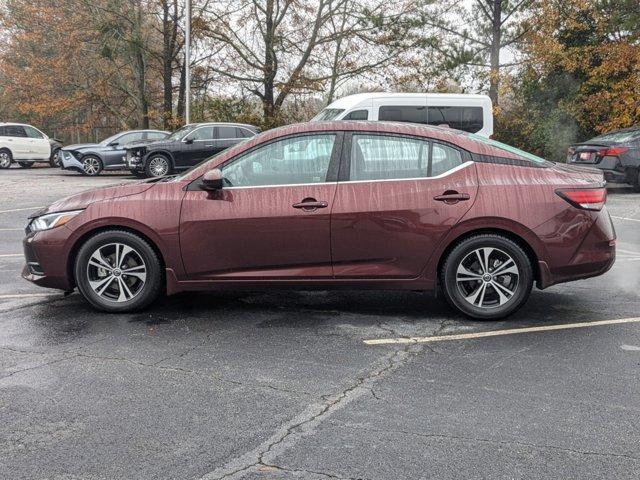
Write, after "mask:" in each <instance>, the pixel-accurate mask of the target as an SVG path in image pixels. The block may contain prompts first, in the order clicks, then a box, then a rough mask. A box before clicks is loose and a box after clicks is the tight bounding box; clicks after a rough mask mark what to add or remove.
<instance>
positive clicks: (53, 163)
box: [49, 148, 60, 168]
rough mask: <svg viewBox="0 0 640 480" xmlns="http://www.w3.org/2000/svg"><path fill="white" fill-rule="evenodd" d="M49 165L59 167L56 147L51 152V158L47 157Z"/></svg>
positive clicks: (58, 154) (58, 150)
mask: <svg viewBox="0 0 640 480" xmlns="http://www.w3.org/2000/svg"><path fill="white" fill-rule="evenodd" d="M49 165H50V166H51V167H52V168H58V167H60V149H59V148H56V149H55V150H54V151H53V152H51V158H49Z"/></svg>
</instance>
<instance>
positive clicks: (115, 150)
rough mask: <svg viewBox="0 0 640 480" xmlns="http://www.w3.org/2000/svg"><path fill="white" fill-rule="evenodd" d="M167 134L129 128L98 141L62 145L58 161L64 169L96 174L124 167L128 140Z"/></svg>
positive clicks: (149, 138)
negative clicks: (125, 148)
mask: <svg viewBox="0 0 640 480" xmlns="http://www.w3.org/2000/svg"><path fill="white" fill-rule="evenodd" d="M168 136H169V132H163V131H161V130H129V131H126V132H120V133H116V134H115V135H113V136H111V137H109V138H105V139H104V140H103V141H101V142H100V143H82V144H77V145H68V146H66V147H63V148H62V149H61V150H60V151H59V154H58V162H59V164H60V166H61V167H62V168H63V169H65V170H75V171H77V172H80V173H84V174H85V175H91V176H93V175H98V174H100V172H102V171H103V170H122V169H123V168H125V165H124V155H125V150H124V147H125V145H127V144H129V143H130V142H136V143H138V142H153V141H157V140H162V139H164V138H167V137H168Z"/></svg>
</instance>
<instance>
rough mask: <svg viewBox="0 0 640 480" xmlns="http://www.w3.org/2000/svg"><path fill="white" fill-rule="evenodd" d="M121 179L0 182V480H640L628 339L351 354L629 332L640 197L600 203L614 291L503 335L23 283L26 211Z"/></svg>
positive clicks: (314, 303)
mask: <svg viewBox="0 0 640 480" xmlns="http://www.w3.org/2000/svg"><path fill="white" fill-rule="evenodd" d="M130 180H131V179H130V178H129V177H125V176H119V175H107V176H101V177H99V178H85V177H82V176H79V175H74V174H68V173H64V172H61V171H57V170H52V169H46V168H34V169H31V170H29V171H24V170H19V169H11V170H8V171H3V172H2V173H0V187H2V190H3V194H2V198H3V200H4V202H2V203H3V205H2V207H0V211H5V210H14V209H21V208H26V209H27V210H20V211H12V212H6V213H0V236H1V238H2V240H3V241H2V242H0V255H5V256H0V478H11V479H43V480H44V479H91V480H98V479H100V480H102V479H105V480H106V479H109V480H111V479H132V478H136V479H138V478H139V479H176V478H179V479H203V480H205V479H206V480H214V479H268V480H275V479H285V480H287V479H311V480H315V479H417V478H439V479H440V478H536V479H538V478H554V479H555V478H616V479H625V478H630V479H631V478H634V479H635V478H638V472H640V381H639V380H640V324H633V323H630V324H621V325H612V326H600V327H592V328H584V329H577V330H563V331H552V332H538V333H529V334H522V335H510V336H501V337H491V338H483V339H473V340H464V341H449V342H438V343H434V344H428V343H427V344H408V345H407V344H405V345H386V346H368V345H365V344H364V343H363V340H365V339H374V338H391V337H409V336H430V335H447V334H455V333H470V332H479V331H486V330H497V329H510V328H518V327H522V326H540V325H553V324H558V323H574V322H585V321H595V320H607V319H619V318H628V317H637V316H640V296H639V294H638V292H639V291H640V194H633V193H631V192H630V191H629V190H627V189H615V190H613V191H612V193H611V194H610V197H609V201H608V205H609V209H610V212H611V214H612V215H614V217H617V218H614V223H615V226H616V229H617V231H618V236H619V252H620V253H619V258H618V261H617V263H616V265H615V266H614V268H613V269H612V270H611V271H610V272H609V273H607V274H606V275H605V276H603V277H600V278H594V279H589V280H585V281H580V282H575V283H571V284H566V285H558V286H555V287H552V288H550V289H548V290H546V291H544V292H540V291H534V292H533V294H532V297H531V300H530V301H529V303H528V304H527V305H526V306H525V308H523V309H522V310H521V311H520V312H518V313H517V314H516V315H514V316H513V317H511V318H509V319H507V320H504V321H500V322H474V321H470V320H467V319H465V318H463V317H461V316H459V315H457V314H454V313H453V312H452V311H451V310H450V309H449V308H448V306H447V305H446V304H445V303H444V301H443V299H442V298H434V296H432V295H425V294H421V293H417V292H377V291H364V292H363V291H360V292H350V291H340V292H324V291H319V292H294V291H276V292H214V293H197V294H196V293H194V294H185V295H178V296H175V297H170V298H166V299H163V300H162V301H160V302H158V304H157V305H155V306H154V307H153V308H152V309H150V310H147V311H145V312H139V313H135V314H126V315H107V314H103V313H98V312H95V311H93V310H91V309H90V308H89V307H88V306H87V305H86V304H85V303H84V302H83V301H82V299H81V298H80V297H79V296H78V295H77V294H73V295H71V296H69V297H67V298H63V297H62V295H59V294H56V293H55V292H48V291H43V290H41V289H38V288H37V287H35V286H33V285H30V284H28V283H27V282H24V281H22V280H21V279H20V278H19V271H20V268H21V266H22V262H23V259H22V258H21V257H19V256H15V257H14V256H6V255H13V254H16V253H20V252H21V244H20V242H21V238H22V235H23V232H22V229H23V227H24V225H25V218H26V216H27V214H28V213H29V211H28V209H29V208H31V207H37V206H40V205H46V204H47V203H50V202H51V201H53V200H55V199H56V198H59V197H60V196H63V195H66V194H70V193H73V192H76V191H79V190H83V189H86V188H88V187H90V186H92V185H95V186H99V185H106V184H112V183H114V182H118V181H130ZM42 185H46V188H40V187H41V186H42ZM39 186H40V187H39ZM25 189H26V190H27V192H26V193H25ZM625 219H626V220H625ZM629 219H632V220H629ZM633 219H635V220H637V221H634V220H633ZM42 293H52V294H53V295H51V296H48V297H42V296H30V295H32V294H42Z"/></svg>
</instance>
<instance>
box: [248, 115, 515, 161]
mask: <svg viewBox="0 0 640 480" xmlns="http://www.w3.org/2000/svg"><path fill="white" fill-rule="evenodd" d="M318 131H352V132H372V133H390V134H400V135H403V134H404V135H413V136H418V137H427V138H431V139H434V140H441V141H443V142H448V143H452V144H455V145H458V146H460V147H461V148H463V149H465V150H467V151H469V152H471V153H475V154H479V155H492V156H496V157H502V158H512V159H523V157H521V156H520V155H517V154H515V153H513V152H509V151H506V150H504V149H502V148H498V147H496V146H493V145H490V144H489V143H485V142H483V141H481V140H479V139H474V138H473V137H472V136H470V134H469V133H467V132H463V131H461V130H455V129H453V128H448V127H438V126H435V125H423V124H419V123H408V122H380V121H378V122H374V121H361V120H357V121H349V120H337V121H330V122H306V123H298V124H294V125H287V126H284V127H279V128H274V129H273V130H267V131H266V132H264V133H262V134H259V135H258V136H257V137H254V139H256V141H259V142H260V143H262V142H264V141H265V140H269V139H270V138H276V137H281V136H286V135H291V134H294V133H305V132H309V133H311V132H318ZM265 137H267V138H265Z"/></svg>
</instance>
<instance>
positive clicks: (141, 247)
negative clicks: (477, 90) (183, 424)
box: [23, 122, 615, 319]
mask: <svg viewBox="0 0 640 480" xmlns="http://www.w3.org/2000/svg"><path fill="white" fill-rule="evenodd" d="M605 200H606V191H605V189H604V184H603V176H602V173H601V172H599V171H597V170H593V169H588V168H581V167H574V166H565V165H557V164H553V163H550V162H547V161H545V160H542V159H540V158H538V157H535V156H533V155H530V154H527V153H525V152H522V151H520V150H517V149H515V148H512V147H509V146H507V145H504V144H500V143H498V142H495V141H492V140H488V139H486V138H483V137H478V136H474V135H471V134H467V133H464V132H459V131H456V130H451V129H446V128H438V127H428V126H419V125H410V124H405V123H403V124H395V123H384V122H380V123H367V122H334V123H317V122H314V123H307V124H301V125H293V126H288V127H283V128H279V129H276V130H271V131H268V132H266V133H263V134H261V135H258V136H256V137H254V138H251V139H249V140H246V141H244V142H243V143H240V144H238V145H236V146H235V147H233V148H231V149H229V150H226V151H224V152H222V153H221V154H219V155H217V156H215V157H213V158H211V159H210V160H208V161H206V162H204V163H202V164H200V165H199V166H197V167H195V168H193V169H192V170H189V171H187V172H186V173H184V174H182V175H180V176H175V177H165V178H162V179H160V180H158V179H156V180H152V181H143V182H138V183H134V184H128V185H120V186H115V187H109V188H102V189H97V190H92V191H89V192H85V193H81V194H79V195H74V196H71V197H69V198H66V199H64V200H61V201H59V202H56V203H54V204H53V205H51V206H49V207H48V208H46V209H45V210H42V211H40V212H38V213H37V214H35V215H33V216H32V217H31V221H30V223H29V226H28V228H27V237H26V239H25V240H24V248H25V255H26V259H27V265H26V267H25V269H24V272H23V276H24V278H26V279H28V280H30V281H32V282H34V283H36V284H38V285H41V286H44V287H51V288H58V289H62V290H66V291H69V290H72V289H73V288H74V287H77V288H78V289H79V290H80V293H81V294H82V295H83V296H84V297H85V298H86V299H87V301H88V302H89V303H91V304H92V305H93V306H94V307H97V308H99V309H102V310H106V311H110V312H124V311H132V310H137V309H141V308H143V307H146V306H148V305H149V304H150V303H152V302H153V301H154V300H155V299H156V298H157V297H158V295H159V294H160V293H161V292H162V291H163V290H166V292H167V294H169V295H171V294H174V293H176V292H181V291H190V290H212V289H222V288H231V289H239V288H251V289H256V288H263V287H283V288H317V289H326V288H376V289H409V290H434V289H436V288H437V287H438V285H439V286H440V287H441V289H442V291H443V292H444V295H445V297H446V298H447V300H448V301H449V302H450V304H451V305H452V306H454V307H455V308H457V309H458V310H460V311H462V312H463V313H465V314H467V315H469V316H472V317H475V318H485V319H486V318H499V317H504V316H505V315H508V314H510V313H512V312H514V311H515V310H517V309H518V308H519V307H521V306H522V305H523V304H524V302H525V301H526V300H527V298H528V296H529V294H530V292H531V288H532V285H533V283H534V282H535V283H536V285H537V286H538V288H541V289H543V288H546V287H548V286H550V285H553V284H556V283H559V282H567V281H570V280H576V279H580V278H587V277H592V276H595V275H600V274H602V273H604V272H606V271H607V270H608V269H609V268H610V267H611V265H612V264H613V262H614V260H615V233H614V229H613V225H612V223H611V219H610V217H609V214H608V213H607V210H606V208H605Z"/></svg>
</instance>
